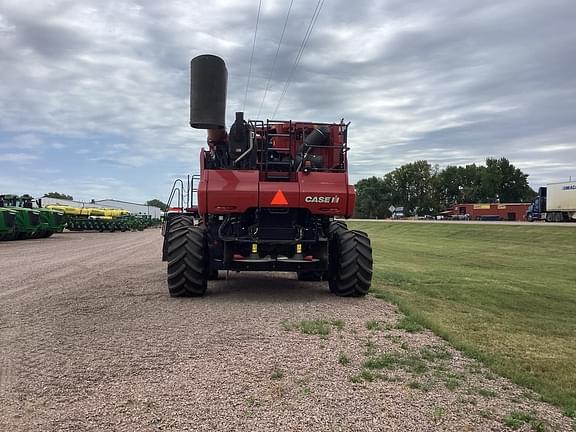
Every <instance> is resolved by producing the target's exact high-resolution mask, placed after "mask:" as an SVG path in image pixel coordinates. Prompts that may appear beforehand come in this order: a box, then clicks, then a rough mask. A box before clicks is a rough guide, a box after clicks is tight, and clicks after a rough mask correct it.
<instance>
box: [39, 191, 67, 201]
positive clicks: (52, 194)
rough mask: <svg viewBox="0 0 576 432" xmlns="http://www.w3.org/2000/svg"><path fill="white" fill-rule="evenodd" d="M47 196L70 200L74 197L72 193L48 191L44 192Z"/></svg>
mask: <svg viewBox="0 0 576 432" xmlns="http://www.w3.org/2000/svg"><path fill="white" fill-rule="evenodd" d="M44 197H46V198H55V199H62V200H70V201H72V200H73V199H74V198H73V197H72V195H66V194H63V193H60V192H48V193H45V194H44Z"/></svg>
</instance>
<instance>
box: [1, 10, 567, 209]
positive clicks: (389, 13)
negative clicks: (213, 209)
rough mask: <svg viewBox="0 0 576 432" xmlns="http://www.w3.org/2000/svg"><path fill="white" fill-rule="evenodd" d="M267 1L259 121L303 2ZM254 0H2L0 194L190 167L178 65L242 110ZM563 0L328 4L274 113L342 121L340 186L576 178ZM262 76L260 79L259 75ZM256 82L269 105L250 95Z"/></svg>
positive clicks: (190, 139) (166, 177) (297, 36)
mask: <svg viewBox="0 0 576 432" xmlns="http://www.w3.org/2000/svg"><path fill="white" fill-rule="evenodd" d="M289 5H290V0H282V1H272V0H263V1H262V10H261V13H260V20H259V26H258V32H257V37H256V51H255V56H254V61H253V65H252V75H251V79H250V82H249V87H248V98H247V100H246V106H245V111H246V113H247V116H248V117H250V118H256V117H257V115H258V112H259V110H260V109H259V108H260V105H261V104H262V110H261V112H260V118H266V117H271V116H272V114H273V112H274V110H275V107H276V106H277V105H278V102H279V100H280V95H281V93H282V89H283V87H284V83H285V82H286V80H287V78H288V76H289V75H290V71H291V70H292V66H293V65H294V61H295V58H296V56H297V53H298V51H299V48H300V47H301V43H302V40H303V38H304V36H305V34H306V29H307V27H308V24H309V22H310V19H311V17H312V15H313V13H314V10H315V9H314V8H315V7H316V5H317V2H316V0H294V1H293V4H292V8H291V11H290V15H289V19H288V24H287V26H286V31H285V34H284V39H283V42H282V44H281V46H280V50H279V56H278V60H277V62H276V67H275V68H274V69H273V68H272V66H273V63H274V58H275V53H276V51H277V49H278V41H279V39H280V35H281V33H282V28H283V25H284V22H285V19H286V15H287V11H288V7H289ZM257 11H258V0H234V1H227V0H210V1H206V0H205V1H196V0H188V1H168V0H167V1H156V0H85V1H81V0H73V1H70V0H29V1H22V0H0V192H8V193H10V192H13V193H26V192H28V193H32V194H35V195H41V194H43V193H45V192H48V191H59V192H65V193H69V194H72V195H74V197H75V198H79V199H91V198H95V199H103V198H117V199H125V200H134V201H138V202H141V201H144V200H147V199H150V198H155V197H157V198H160V199H163V200H165V199H166V198H167V195H168V193H169V189H170V185H171V183H172V181H173V179H174V178H175V177H176V176H181V175H185V174H187V173H194V172H197V171H198V153H199V150H200V148H201V147H202V146H203V145H204V143H205V134H204V132H203V131H199V130H193V129H191V128H190V127H189V126H188V121H189V119H188V115H189V114H188V101H189V99H188V97H189V95H188V92H189V70H188V69H189V61H190V59H191V58H192V57H194V56H196V55H198V54H204V53H212V54H216V55H219V56H221V57H223V58H224V59H225V61H226V63H227V65H228V73H229V97H228V119H229V122H230V123H231V122H232V118H233V113H234V111H236V110H239V109H241V107H242V106H243V104H244V94H245V91H246V84H247V82H248V71H249V69H250V57H251V52H252V42H253V38H254V28H255V24H256V16H257ZM575 22H576V3H575V2H574V0H547V1H542V0H498V1H491V0H485V1H481V2H479V1H468V0H434V1H431V0H427V1H420V2H416V1H406V0H390V1H384V0H382V1H376V0H373V1H362V0H359V1H355V2H351V1H346V0H325V1H323V2H322V8H321V9H320V13H319V16H318V19H317V21H316V25H315V26H314V28H313V31H312V33H311V36H310V38H309V41H308V43H307V45H306V48H305V50H304V52H303V55H302V57H301V61H300V63H299V65H298V67H297V68H296V69H295V71H294V73H293V75H292V79H291V81H290V85H289V87H288V91H287V92H286V96H285V97H284V98H283V99H282V101H281V103H280V106H279V109H278V112H277V115H276V118H282V119H294V120H312V121H325V122H331V121H339V120H340V118H342V117H344V118H345V119H346V120H347V121H351V122H352V123H351V129H350V135H349V144H350V147H351V153H350V160H351V176H352V179H353V180H354V181H356V180H358V179H360V178H362V177H365V176H371V175H383V174H385V173H386V172H388V171H390V170H392V169H394V168H395V167H397V166H399V165H401V164H403V163H407V162H412V161H415V160H419V159H426V160H428V161H430V162H431V163H433V164H439V165H440V166H441V167H444V166H446V165H449V164H468V163H473V162H475V163H482V162H483V160H484V159H485V158H486V157H488V156H492V157H501V156H504V157H507V158H509V159H510V160H511V162H512V163H513V164H515V165H516V166H518V167H520V168H521V169H522V170H523V171H524V172H525V173H528V174H530V177H529V181H530V183H531V185H532V186H533V187H538V186H540V185H542V184H544V183H547V182H554V181H564V180H567V179H568V177H569V176H572V177H573V178H576V25H574V23H575ZM269 79H270V81H268V80H269ZM267 83H268V87H269V90H268V91H267V93H266V98H265V99H264V101H263V102H262V100H263V96H264V93H265V89H266V84H267Z"/></svg>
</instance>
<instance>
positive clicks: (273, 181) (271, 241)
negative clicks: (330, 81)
mask: <svg viewBox="0 0 576 432" xmlns="http://www.w3.org/2000/svg"><path fill="white" fill-rule="evenodd" d="M227 77H228V72H227V69H226V65H225V63H224V61H223V60H222V59H221V58H219V57H216V56H212V55H201V56H198V57H196V58H194V59H193V60H192V62H191V93H190V125H191V126H192V127H194V128H198V129H206V130H207V144H208V149H202V150H201V153H200V176H199V181H198V186H197V203H198V205H197V207H196V208H194V209H192V208H190V209H182V210H183V211H174V212H168V213H167V215H166V220H165V225H164V228H163V233H164V246H163V260H164V261H167V262H168V271H167V273H168V290H169V293H170V295H171V296H173V297H181V296H202V295H204V293H205V292H206V288H207V281H208V280H209V279H215V278H217V277H218V271H219V270H233V271H287V272H296V273H297V274H298V279H299V280H317V281H321V280H325V281H327V282H328V287H329V289H330V291H331V292H332V293H333V294H335V295H338V296H346V297H358V296H364V295H366V293H367V292H368V289H369V288H370V285H371V280H372V249H371V246H370V240H369V238H368V236H367V235H366V234H365V233H364V232H361V231H355V230H349V229H348V228H347V226H346V224H345V223H344V222H343V221H340V220H337V219H336V218H337V217H340V218H342V217H350V216H352V213H353V210H354V203H355V199H356V192H355V189H354V186H353V185H351V184H350V183H349V181H348V160H347V153H348V150H349V148H348V142H347V134H348V126H349V124H347V123H344V122H343V121H340V122H339V123H317V122H309V121H304V122H295V121H276V120H266V121H263V120H246V119H245V117H244V113H243V112H237V113H236V116H235V122H234V124H233V125H232V126H231V127H230V131H229V132H227V131H226V128H225V117H226V116H225V111H226V92H227ZM189 190H190V188H189ZM190 207H191V206H190Z"/></svg>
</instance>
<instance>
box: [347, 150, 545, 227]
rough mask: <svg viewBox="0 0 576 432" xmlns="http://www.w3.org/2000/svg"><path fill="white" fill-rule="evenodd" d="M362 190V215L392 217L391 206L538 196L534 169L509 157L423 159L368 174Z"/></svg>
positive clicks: (430, 210) (429, 207) (428, 207)
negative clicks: (457, 161)
mask: <svg viewBox="0 0 576 432" xmlns="http://www.w3.org/2000/svg"><path fill="white" fill-rule="evenodd" d="M356 192H357V197H356V216H357V217H363V218H385V217H389V216H390V215H391V212H390V210H389V209H390V207H391V206H394V207H404V214H405V215H408V214H410V215H412V214H415V215H426V214H437V213H438V212H440V211H442V210H445V209H447V208H450V207H452V206H454V205H455V204H460V203H492V202H502V203H505V202H506V203H512V202H530V201H532V199H533V198H534V197H535V196H536V193H535V192H534V191H533V190H532V188H530V186H529V185H528V174H524V173H523V172H522V171H521V170H520V169H518V168H516V167H515V166H514V165H512V164H511V163H510V161H508V159H506V158H500V159H495V158H487V159H486V164H485V165H476V164H471V165H466V166H448V167H446V168H444V169H440V168H439V167H438V166H437V165H435V166H432V165H431V164H430V163H429V162H428V161H425V160H420V161H416V162H413V163H409V164H405V165H402V166H401V167H399V168H396V169H395V170H394V171H391V172H389V173H387V174H386V175H384V176H383V177H375V176H374V177H370V178H366V179H362V180H360V181H359V182H358V183H356Z"/></svg>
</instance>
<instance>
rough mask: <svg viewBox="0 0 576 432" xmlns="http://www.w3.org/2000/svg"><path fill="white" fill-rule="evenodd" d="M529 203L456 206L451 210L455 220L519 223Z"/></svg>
mask: <svg viewBox="0 0 576 432" xmlns="http://www.w3.org/2000/svg"><path fill="white" fill-rule="evenodd" d="M529 205H530V203H492V204H457V205H455V206H454V207H453V208H452V210H451V212H450V213H451V216H452V217H453V218H455V219H470V220H501V221H521V220H524V215H525V214H526V211H527V210H528V206H529Z"/></svg>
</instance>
